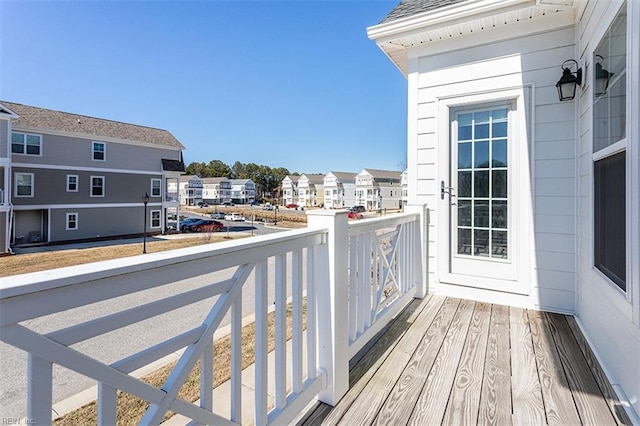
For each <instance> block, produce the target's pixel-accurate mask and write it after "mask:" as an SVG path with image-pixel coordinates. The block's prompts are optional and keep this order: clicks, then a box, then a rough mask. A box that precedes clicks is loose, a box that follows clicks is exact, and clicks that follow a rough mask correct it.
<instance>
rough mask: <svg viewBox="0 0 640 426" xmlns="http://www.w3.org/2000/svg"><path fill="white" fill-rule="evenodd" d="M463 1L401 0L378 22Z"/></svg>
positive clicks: (406, 16)
mask: <svg viewBox="0 0 640 426" xmlns="http://www.w3.org/2000/svg"><path fill="white" fill-rule="evenodd" d="M463 1H466V0H402V1H401V2H400V3H398V5H397V6H396V7H395V8H394V9H393V10H392V11H391V12H389V14H388V15H387V16H385V17H384V19H383V20H382V21H380V23H381V24H386V23H388V22H391V21H395V20H398V19H402V18H408V17H409V16H414V15H417V14H419V13H423V12H428V11H430V10H435V9H439V8H441V7H445V6H450V5H452V4H456V3H462V2H463Z"/></svg>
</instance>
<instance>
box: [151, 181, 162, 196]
mask: <svg viewBox="0 0 640 426" xmlns="http://www.w3.org/2000/svg"><path fill="white" fill-rule="evenodd" d="M156 182H157V184H158V188H157V189H158V193H157V194H156V193H155V191H154V189H155V188H154V186H153V184H154V183H156ZM150 185H151V186H150V188H149V195H150V196H152V197H161V196H162V179H158V178H152V179H151V184H150Z"/></svg>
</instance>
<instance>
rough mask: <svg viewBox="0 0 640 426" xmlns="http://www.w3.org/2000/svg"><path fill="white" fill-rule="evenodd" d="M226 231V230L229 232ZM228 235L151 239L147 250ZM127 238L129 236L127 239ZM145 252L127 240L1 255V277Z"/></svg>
mask: <svg viewBox="0 0 640 426" xmlns="http://www.w3.org/2000/svg"><path fill="white" fill-rule="evenodd" d="M225 234H226V233H225ZM225 240H226V235H222V234H202V235H200V236H198V237H194V238H178V239H174V240H162V241H147V253H155V252H161V251H167V250H173V249H178V248H184V247H193V246H198V245H203V244H209V243H215V242H219V241H225ZM123 241H125V240H123ZM141 253H142V243H123V244H118V245H111V246H105V247H91V248H80V249H64V250H62V249H61V250H55V251H48V252H41V253H23V254H17V255H14V256H3V257H0V277H8V276H11V275H18V274H26V273H29V272H38V271H46V270H49V269H55V268H63V267H65V266H73V265H82V264H86V263H92V262H99V261H102V260H111V259H119V258H123V257H129V256H136V255H139V254H141Z"/></svg>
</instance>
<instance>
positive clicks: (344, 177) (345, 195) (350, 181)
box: [323, 172, 357, 209]
mask: <svg viewBox="0 0 640 426" xmlns="http://www.w3.org/2000/svg"><path fill="white" fill-rule="evenodd" d="M356 174H357V173H355V172H354V173H351V172H329V173H327V174H326V175H325V177H324V179H323V186H324V208H325V209H345V208H348V207H352V206H355V205H356V204H357V203H356Z"/></svg>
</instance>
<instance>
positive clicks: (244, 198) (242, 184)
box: [230, 179, 256, 204]
mask: <svg viewBox="0 0 640 426" xmlns="http://www.w3.org/2000/svg"><path fill="white" fill-rule="evenodd" d="M230 182H231V201H232V202H233V203H235V204H251V203H253V202H254V201H255V199H256V184H255V183H254V182H253V181H252V180H251V179H231V181H230Z"/></svg>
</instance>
